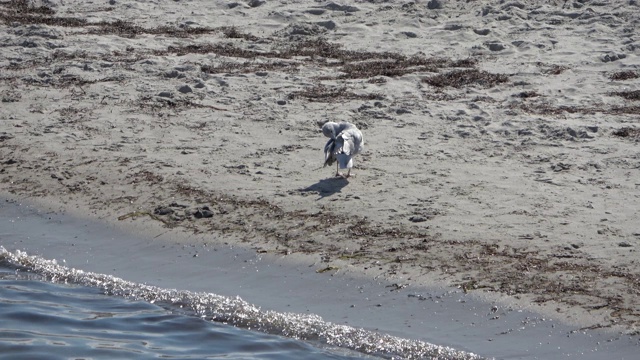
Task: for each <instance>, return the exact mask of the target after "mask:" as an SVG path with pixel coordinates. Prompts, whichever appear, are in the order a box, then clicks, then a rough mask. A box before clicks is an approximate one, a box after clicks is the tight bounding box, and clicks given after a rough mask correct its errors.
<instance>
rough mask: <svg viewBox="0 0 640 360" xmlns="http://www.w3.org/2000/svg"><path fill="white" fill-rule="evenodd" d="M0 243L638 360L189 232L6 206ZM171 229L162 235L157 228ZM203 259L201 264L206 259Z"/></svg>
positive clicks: (540, 350) (596, 336)
mask: <svg viewBox="0 0 640 360" xmlns="http://www.w3.org/2000/svg"><path fill="white" fill-rule="evenodd" d="M3 205H4V206H3V207H2V208H1V209H0V224H2V226H1V227H0V229H1V231H0V242H1V245H2V246H4V247H5V248H7V250H10V251H15V250H22V251H26V252H27V253H29V254H30V255H39V256H42V257H44V258H47V259H56V260H57V261H58V263H59V264H61V265H65V266H68V267H72V268H77V269H82V270H84V271H90V272H96V273H102V274H111V275H114V276H117V277H120V278H122V279H125V280H129V281H135V282H140V283H144V284H148V285H153V286H159V287H163V288H170V289H171V288H175V289H180V290H189V291H195V292H211V293H215V294H218V295H223V296H228V297H232V298H233V297H236V296H240V297H241V298H242V299H243V300H245V301H248V302H249V303H252V304H255V305H257V306H260V307H261V308H262V309H263V310H275V311H278V312H291V313H300V314H316V315H320V316H321V317H322V318H323V319H324V320H325V321H329V322H333V323H336V324H345V325H350V326H353V327H357V328H364V329H367V330H373V331H376V332H380V333H383V334H390V335H394V336H399V337H402V338H406V339H413V340H422V341H426V342H430V343H432V344H436V345H441V346H449V347H453V348H455V349H458V350H464V351H468V352H472V353H475V354H478V355H481V356H486V357H489V358H497V359H560V358H563V359H566V358H579V359H601V358H602V356H603V354H606V356H607V357H609V358H611V359H632V358H633V357H634V356H635V354H637V351H638V347H639V346H640V344H639V343H638V340H637V338H635V337H634V336H628V335H627V336H625V335H621V334H612V333H611V332H607V331H604V330H593V329H591V330H580V329H578V328H577V327H575V326H567V325H566V324H563V323H562V322H561V321H559V320H558V319H554V318H551V317H545V316H543V315H541V314H539V313H535V312H532V311H530V310H528V309H523V308H518V307H517V306H514V305H512V304H510V303H509V302H508V301H505V300H503V301H488V300H487V299H482V298H479V297H477V296H475V295H473V294H469V293H466V294H465V293H464V292H463V291H462V290H460V289H456V288H442V287H419V286H407V287H402V288H398V286H397V284H396V283H390V282H388V281H384V280H379V279H378V280H374V279H372V278H371V277H366V276H362V275H361V274H359V273H358V272H356V271H348V270H347V271H345V270H342V271H331V272H323V273H318V272H315V271H313V269H316V268H318V266H320V265H321V264H318V263H317V262H308V259H302V258H300V259H296V260H292V259H291V258H290V257H284V256H274V255H271V254H256V252H255V251H251V250H247V249H244V248H242V247H233V246H230V245H219V246H212V245H209V246H203V245H196V246H185V245H183V243H182V242H180V241H177V240H176V237H180V236H182V235H181V234H173V233H164V234H162V233H161V234H160V236H153V237H150V236H147V237H145V236H141V235H134V234H132V233H129V232H125V231H123V230H122V229H120V228H118V227H114V226H113V225H109V224H108V223H104V222H101V221H95V220H87V219H79V218H75V217H71V216H69V215H65V214H60V213H55V212H50V211H42V210H40V209H39V208H38V207H34V206H33V205H32V204H31V205H30V204H26V203H21V204H20V203H15V202H13V201H9V202H5V201H3ZM157 230H161V229H157ZM196 255H197V256H196Z"/></svg>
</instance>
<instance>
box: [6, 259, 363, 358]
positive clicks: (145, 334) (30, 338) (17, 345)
mask: <svg viewBox="0 0 640 360" xmlns="http://www.w3.org/2000/svg"><path fill="white" fill-rule="evenodd" d="M16 270H17V269H16V268H15V267H13V266H12V265H11V264H9V263H7V261H6V260H5V261H2V262H0V359H152V358H154V359H155V358H167V359H178V358H179V359H215V358H225V359H359V358H364V356H363V355H359V354H355V353H351V354H348V351H344V350H340V349H333V350H332V349H327V348H320V347H314V346H312V345H311V344H309V343H305V342H303V341H299V340H294V339H289V338H286V337H282V336H275V335H268V334H264V333H260V332H253V331H248V330H244V329H240V328H237V327H234V326H230V325H224V324H222V323H217V322H212V321H207V320H205V319H203V318H201V317H198V316H188V315H186V314H181V313H180V309H179V308H177V309H174V310H173V311H172V310H170V309H169V308H168V307H167V308H165V307H161V306H158V305H155V304H152V303H150V302H146V301H140V300H134V299H126V298H121V297H117V296H108V295H105V294H104V293H103V292H102V291H101V290H99V289H98V288H95V287H88V286H81V285H75V284H59V283H52V282H48V281H45V279H44V278H43V276H41V275H34V274H32V273H29V272H25V271H16Z"/></svg>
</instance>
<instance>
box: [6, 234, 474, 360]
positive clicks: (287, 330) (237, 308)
mask: <svg viewBox="0 0 640 360" xmlns="http://www.w3.org/2000/svg"><path fill="white" fill-rule="evenodd" d="M0 262H8V263H10V264H12V265H14V266H17V267H19V269H18V271H28V272H32V273H36V274H39V275H42V276H43V277H44V278H45V279H47V280H48V281H51V282H55V283H70V284H77V285H83V286H92V287H96V288H100V289H101V290H102V291H104V293H105V294H107V295H115V296H121V297H124V298H130V299H135V300H144V301H148V302H150V303H155V304H157V305H159V306H165V307H169V308H171V307H179V308H180V309H181V311H183V312H184V314H185V315H192V316H199V317H201V318H204V319H207V320H212V321H216V322H221V323H225V324H230V325H233V326H237V327H240V328H245V329H250V330H257V331H261V332H264V333H268V334H274V335H281V336H286V337H290V338H294V339H300V340H311V341H318V342H321V343H326V344H328V345H332V346H338V347H343V348H348V349H352V350H356V351H359V352H362V353H365V354H371V355H375V356H381V357H384V358H390V359H439V360H440V359H441V360H476V359H483V358H482V357H480V356H478V355H476V354H473V353H468V352H464V351H459V350H455V349H453V348H450V347H444V346H438V345H434V344H430V343H427V342H423V341H417V340H409V339H403V338H399V337H396V336H391V335H387V334H379V333H376V332H373V331H369V330H364V329H358V328H354V327H352V326H347V325H338V324H332V323H330V322H326V321H324V320H322V318H321V317H320V316H318V315H314V314H296V313H279V312H275V311H262V310H260V308H259V307H257V306H255V305H252V304H250V303H248V302H246V301H244V300H242V299H241V298H240V297H235V298H230V297H226V296H220V295H216V294H211V293H203V292H198V293H195V292H191V291H186V290H175V289H163V288H159V287H156V286H150V285H145V284H139V283H134V282H131V281H126V280H123V279H120V278H118V277H115V276H112V275H105V274H96V273H92V272H85V271H82V270H78V269H74V268H69V267H66V266H62V265H59V264H58V263H57V261H56V260H47V259H43V258H41V257H38V256H32V255H28V254H27V253H25V252H23V251H20V250H17V251H16V252H10V251H8V250H6V249H5V248H4V247H2V246H0ZM20 267H22V269H20Z"/></svg>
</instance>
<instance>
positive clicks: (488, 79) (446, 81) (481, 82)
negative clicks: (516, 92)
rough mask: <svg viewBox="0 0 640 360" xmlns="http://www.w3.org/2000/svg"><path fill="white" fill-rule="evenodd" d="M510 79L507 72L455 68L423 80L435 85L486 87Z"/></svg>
mask: <svg viewBox="0 0 640 360" xmlns="http://www.w3.org/2000/svg"><path fill="white" fill-rule="evenodd" d="M507 81H509V76H508V75H505V74H492V73H489V72H486V71H481V70H478V69H464V70H453V71H449V72H446V73H443V74H437V75H434V76H431V77H429V78H426V79H424V80H423V82H425V83H427V84H429V85H431V86H435V87H447V86H448V87H454V88H461V87H463V86H469V85H478V86H481V87H485V88H490V87H494V86H496V85H498V84H501V83H505V82H507Z"/></svg>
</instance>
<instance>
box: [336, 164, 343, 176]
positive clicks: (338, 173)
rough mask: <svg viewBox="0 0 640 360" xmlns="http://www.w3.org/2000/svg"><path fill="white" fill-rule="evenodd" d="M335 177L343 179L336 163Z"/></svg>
mask: <svg viewBox="0 0 640 360" xmlns="http://www.w3.org/2000/svg"><path fill="white" fill-rule="evenodd" d="M336 177H343V176H342V174H340V170H339V169H338V162H336Z"/></svg>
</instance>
